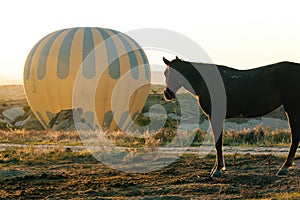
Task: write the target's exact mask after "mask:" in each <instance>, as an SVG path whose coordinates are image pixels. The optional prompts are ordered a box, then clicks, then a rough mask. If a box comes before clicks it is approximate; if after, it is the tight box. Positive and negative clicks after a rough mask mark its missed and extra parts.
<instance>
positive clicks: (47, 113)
mask: <svg viewBox="0 0 300 200" xmlns="http://www.w3.org/2000/svg"><path fill="white" fill-rule="evenodd" d="M46 115H47V117H48V119H49V121H51V120H52V117H53V114H52V113H51V112H49V111H46Z"/></svg>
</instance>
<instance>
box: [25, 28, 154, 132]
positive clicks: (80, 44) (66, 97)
mask: <svg viewBox="0 0 300 200" xmlns="http://www.w3.org/2000/svg"><path fill="white" fill-rule="evenodd" d="M23 80H24V88H25V93H26V98H27V101H28V103H29V105H30V107H31V109H32V111H33V112H34V114H35V116H36V117H37V119H38V120H39V121H40V122H41V124H42V125H43V126H44V128H49V122H50V121H51V120H52V118H53V116H54V115H55V114H57V113H59V112H61V111H63V110H70V109H72V110H74V111H76V112H77V113H78V111H80V113H81V114H80V117H79V120H78V122H83V123H87V122H88V123H89V124H90V125H92V126H93V127H97V126H98V127H105V128H108V129H110V130H116V129H119V128H126V127H128V126H129V125H130V124H131V123H132V120H133V119H134V118H135V117H136V115H137V114H138V113H139V112H140V111H141V109H142V108H143V106H144V104H145V102H146V99H147V96H148V91H149V85H150V68H149V63H148V60H147V57H146V54H145V53H144V51H143V50H142V48H141V47H140V46H139V44H138V43H137V42H136V41H134V40H133V39H132V38H130V37H129V36H127V35H126V34H124V33H121V32H118V31H115V30H111V29H105V28H95V27H79V28H69V29H63V30H59V31H56V32H53V33H51V34H49V35H47V36H45V37H44V38H42V39H41V40H40V41H39V42H38V43H37V44H36V45H35V46H34V47H33V48H32V50H31V51H30V53H29V55H28V57H27V60H26V63H25V67H24V77H23Z"/></svg>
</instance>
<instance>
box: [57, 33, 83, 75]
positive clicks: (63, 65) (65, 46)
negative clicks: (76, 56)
mask: <svg viewBox="0 0 300 200" xmlns="http://www.w3.org/2000/svg"><path fill="white" fill-rule="evenodd" d="M77 30H78V28H74V29H72V30H71V31H70V32H69V33H68V34H67V35H66V37H65V38H64V40H63V42H62V44H61V47H60V50H59V54H58V61H57V76H58V77H59V78H60V79H65V78H67V77H68V75H69V71H70V54H71V47H72V42H73V38H74V35H75V33H76V31H77Z"/></svg>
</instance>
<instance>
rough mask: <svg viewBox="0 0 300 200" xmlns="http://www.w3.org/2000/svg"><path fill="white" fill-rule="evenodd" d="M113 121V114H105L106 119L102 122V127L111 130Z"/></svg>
mask: <svg viewBox="0 0 300 200" xmlns="http://www.w3.org/2000/svg"><path fill="white" fill-rule="evenodd" d="M112 120H113V112H112V111H108V112H106V113H105V114H104V119H103V122H102V127H104V128H109V127H110V125H111V123H112Z"/></svg>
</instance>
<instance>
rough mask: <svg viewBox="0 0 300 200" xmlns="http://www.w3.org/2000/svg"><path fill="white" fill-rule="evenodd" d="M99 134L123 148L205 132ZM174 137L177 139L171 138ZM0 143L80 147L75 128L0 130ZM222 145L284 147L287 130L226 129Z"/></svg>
mask: <svg viewBox="0 0 300 200" xmlns="http://www.w3.org/2000/svg"><path fill="white" fill-rule="evenodd" d="M88 134H90V135H88V137H90V138H92V139H93V138H96V139H99V138H98V137H96V135H97V134H98V132H93V131H91V132H89V133H88ZM103 134H104V136H105V139H108V140H110V141H112V142H113V144H114V145H117V146H124V147H156V146H164V145H167V144H169V143H171V142H173V143H174V142H176V144H182V145H185V144H187V142H188V140H190V137H194V140H193V143H192V146H199V145H201V144H202V142H203V140H204V138H205V137H207V133H206V132H204V131H202V130H201V129H198V130H196V131H185V132H183V133H180V134H178V133H177V130H176V128H174V127H173V126H172V127H171V126H170V127H165V128H163V129H161V130H159V131H157V132H147V131H145V132H144V133H143V134H142V135H141V134H140V133H124V132H122V131H115V132H104V133H103ZM178 135H179V136H178ZM175 136H177V137H175ZM186 136H188V137H186ZM174 138H176V140H177V141H174ZM100 139H101V138H100ZM0 143H10V144H29V145H31V144H53V145H71V146H75V145H79V146H81V145H82V140H81V138H80V135H79V133H78V132H77V131H50V130H45V131H34V130H31V131H26V130H15V131H3V130H0ZM96 143H97V141H96ZM223 144H224V145H225V146H279V145H281V146H282V145H283V146H284V145H289V144H290V131H289V130H287V129H278V130H270V129H264V128H263V127H262V125H259V126H256V127H253V128H250V129H244V130H241V131H236V130H229V131H226V132H225V133H224V136H223Z"/></svg>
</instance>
